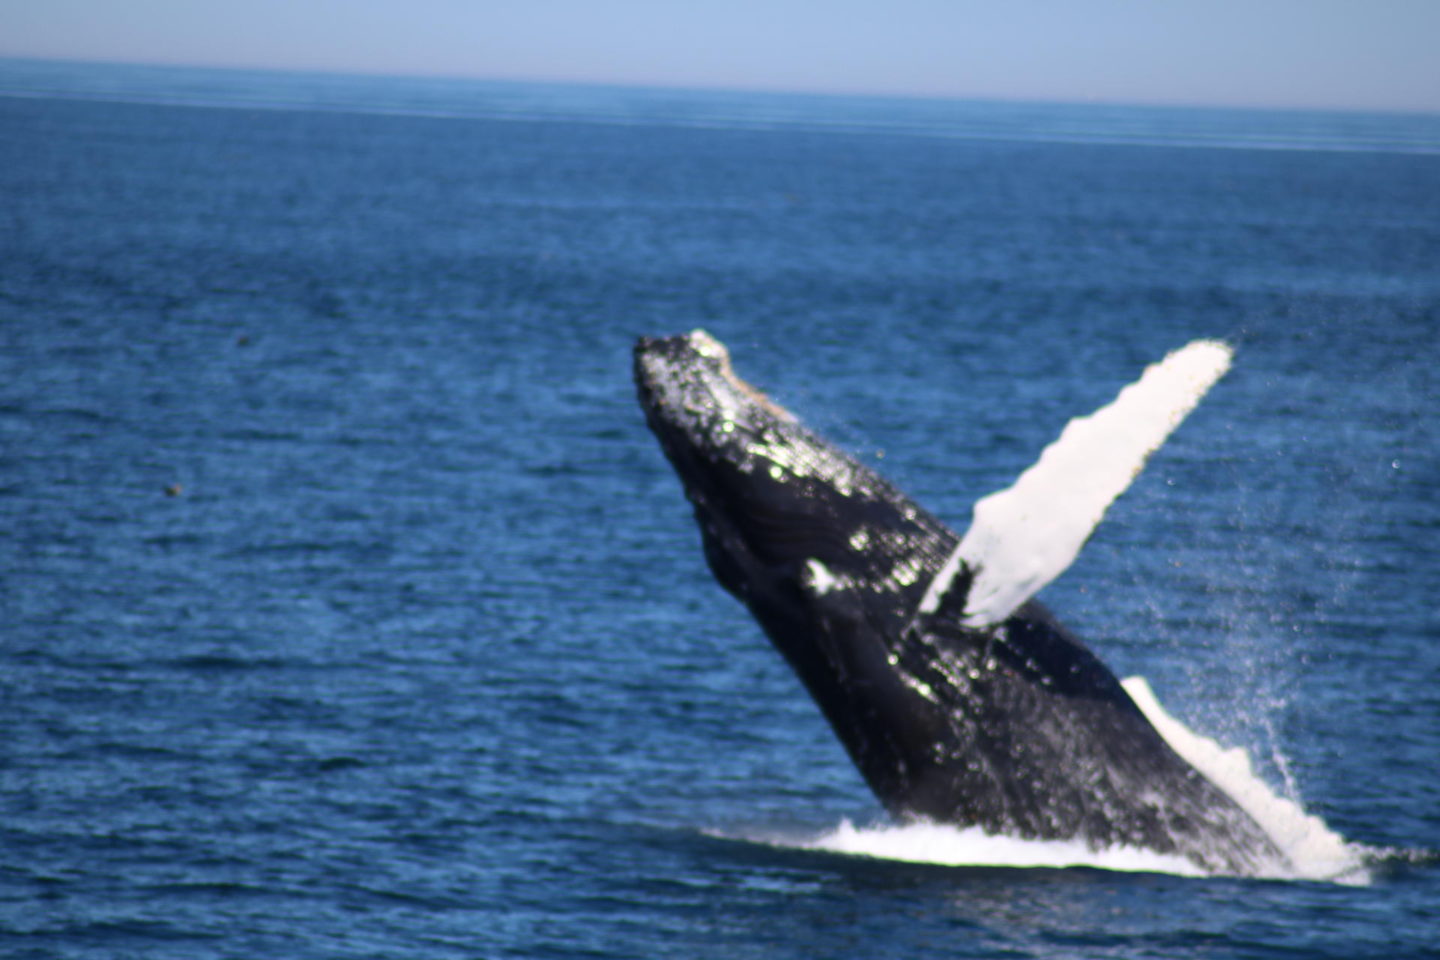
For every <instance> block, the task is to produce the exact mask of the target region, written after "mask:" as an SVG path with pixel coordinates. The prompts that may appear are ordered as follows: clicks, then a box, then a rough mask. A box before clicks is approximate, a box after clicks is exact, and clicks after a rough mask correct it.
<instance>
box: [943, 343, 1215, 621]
mask: <svg viewBox="0 0 1440 960" xmlns="http://www.w3.org/2000/svg"><path fill="white" fill-rule="evenodd" d="M1232 353H1233V351H1232V350H1231V348H1230V346H1229V345H1228V344H1225V343H1221V342H1219V341H1216V340H1196V341H1194V342H1192V343H1190V344H1188V345H1186V346H1184V347H1182V348H1180V349H1179V350H1176V351H1174V352H1173V353H1171V354H1169V355H1168V356H1167V357H1166V358H1165V359H1164V360H1162V361H1160V362H1159V363H1156V364H1153V365H1152V366H1150V367H1148V368H1146V370H1145V372H1144V374H1143V375H1141V377H1140V379H1139V380H1137V381H1135V382H1134V383H1132V384H1130V385H1129V386H1127V387H1126V388H1125V389H1123V390H1121V391H1120V394H1119V396H1117V397H1116V398H1115V399H1114V400H1113V401H1112V402H1111V403H1109V404H1107V405H1106V406H1104V407H1101V408H1100V409H1099V410H1097V411H1095V412H1094V413H1092V414H1090V415H1089V416H1086V417H1076V418H1075V419H1074V420H1071V421H1070V422H1069V424H1067V425H1066V427H1065V429H1064V430H1063V431H1062V432H1061V434H1060V437H1059V439H1057V440H1056V441H1055V442H1054V443H1051V444H1050V445H1049V446H1048V447H1046V448H1045V450H1044V451H1043V452H1042V453H1041V454H1040V459H1039V460H1037V461H1036V462H1035V465H1034V466H1032V467H1030V468H1029V469H1028V470H1026V471H1025V472H1024V473H1022V474H1021V475H1020V478H1019V479H1018V480H1016V481H1015V483H1014V485H1013V486H1010V487H1007V488H1005V489H1004V490H1000V491H998V492H996V493H992V494H990V495H989V496H988V497H985V498H983V499H981V500H980V501H978V502H977V503H976V504H975V508H974V519H973V520H972V522H971V525H970V529H969V530H968V531H966V533H965V536H964V538H963V539H961V541H960V545H959V546H958V547H956V548H955V551H954V553H952V554H951V555H950V556H949V557H948V558H947V559H946V561H945V565H944V566H943V567H942V568H941V569H940V573H939V574H937V575H936V577H935V579H934V580H933V581H932V582H931V584H930V586H929V588H928V589H927V590H926V592H925V596H924V598H923V599H922V600H921V601H920V612H921V613H933V612H935V610H937V609H938V608H939V606H940V603H941V600H942V598H943V597H944V595H945V594H946V592H947V591H949V590H950V589H951V587H952V585H953V584H954V582H955V578H956V576H957V575H958V574H959V573H960V572H961V570H962V569H963V570H965V571H967V572H968V574H969V576H968V577H967V578H966V579H967V581H968V583H969V592H968V593H967V594H966V596H965V606H964V613H963V616H962V619H963V621H964V623H965V625H966V626H970V627H982V626H986V625H989V624H996V623H1001V622H1003V621H1004V620H1005V618H1006V617H1008V616H1010V614H1012V613H1014V612H1015V610H1016V609H1017V608H1018V607H1019V606H1020V605H1021V604H1022V603H1024V602H1025V601H1026V600H1028V599H1030V598H1031V597H1032V596H1034V595H1035V594H1036V593H1038V592H1039V591H1040V589H1041V588H1042V587H1044V586H1045V585H1046V584H1048V583H1049V582H1050V581H1052V580H1054V579H1055V578H1056V577H1058V576H1059V575H1060V574H1062V573H1064V572H1065V570H1066V568H1068V567H1069V566H1070V564H1071V563H1073V562H1074V561H1075V558H1076V556H1078V555H1079V553H1080V548H1081V547H1082V546H1084V544H1085V541H1086V540H1088V539H1090V535H1091V534H1092V533H1093V532H1094V530H1095V527H1096V526H1097V525H1098V524H1099V523H1100V520H1101V519H1102V518H1103V517H1104V516H1105V511H1106V509H1107V508H1108V507H1109V506H1110V504H1111V503H1112V502H1113V501H1114V500H1115V498H1116V497H1118V496H1120V494H1122V493H1124V492H1125V490H1126V488H1128V487H1129V486H1130V483H1131V482H1132V481H1133V480H1134V479H1135V477H1137V476H1139V474H1140V471H1141V470H1142V469H1143V468H1144V466H1145V461H1146V460H1147V459H1149V457H1150V454H1152V453H1154V452H1155V451H1156V450H1158V449H1159V448H1160V445H1161V444H1163V443H1164V442H1165V439H1166V438H1167V437H1169V436H1170V434H1171V432H1172V431H1174V429H1175V428H1176V427H1178V426H1179V425H1180V423H1181V421H1183V420H1184V419H1185V417H1186V416H1188V415H1189V413H1190V411H1191V410H1193V409H1195V405H1196V404H1198V403H1199V402H1200V399H1201V398H1202V397H1203V396H1205V394H1206V392H1207V391H1208V390H1209V389H1210V388H1211V387H1212V386H1214V384H1215V382H1216V381H1217V380H1219V379H1220V378H1221V377H1222V376H1224V374H1225V371H1226V370H1228V369H1229V368H1230V359H1231V356H1232Z"/></svg>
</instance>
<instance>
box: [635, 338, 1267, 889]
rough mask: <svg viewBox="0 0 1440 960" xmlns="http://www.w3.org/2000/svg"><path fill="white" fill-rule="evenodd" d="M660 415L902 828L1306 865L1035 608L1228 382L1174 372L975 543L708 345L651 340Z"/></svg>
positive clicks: (1139, 392)
mask: <svg viewBox="0 0 1440 960" xmlns="http://www.w3.org/2000/svg"><path fill="white" fill-rule="evenodd" d="M634 360H635V368H634V374H635V381H636V386H637V389H638V393H639V399H640V404H641V406H642V407H643V409H644V412H645V417H646V421H647V423H648V425H649V426H650V428H651V430H652V431H653V432H654V434H655V436H656V437H657V439H658V440H659V442H660V446H661V448H662V450H663V451H664V454H665V456H666V457H667V459H668V460H669V461H670V463H671V465H672V466H673V467H674V469H675V471H676V473H677V474H678V475H679V478H680V480H681V482H682V484H683V486H684V490H685V494H686V496H687V497H688V499H689V500H690V502H691V504H692V505H693V507H694V511H695V518H696V521H697V522H698V524H699V527H700V531H701V540H702V544H703V547H704V553H705V557H706V559H707V561H708V563H709V566H710V569H711V571H712V572H713V573H714V575H715V577H716V579H717V580H718V581H719V582H720V584H721V585H722V586H723V587H724V588H725V589H726V590H728V591H729V592H730V593H732V594H733V595H734V596H736V597H737V598H738V599H740V600H741V601H742V602H743V603H744V604H745V605H746V607H748V608H749V610H750V612H751V613H752V614H753V616H754V617H755V619H756V620H757V621H758V622H759V624H760V626H761V627H762V628H763V630H764V631H765V633H766V634H767V635H768V636H769V638H770V640H771V641H772V643H773V644H774V646H775V647H776V648H777V649H778V650H779V652H780V653H781V654H782V655H783V656H784V658H785V659H786V660H787V661H788V662H789V664H790V665H791V667H792V668H793V669H794V670H795V672H796V674H797V675H798V676H799V678H800V679H801V681H802V682H803V683H804V685H805V687H806V688H807V689H808V691H809V692H810V694H811V696H812V697H813V698H814V700H815V702H816V703H817V704H818V706H819V708H820V710H821V712H822V713H823V714H824V716H825V718H826V719H827V720H828V721H829V723H830V726H831V727H832V728H833V730H834V731H835V733H836V735H837V736H838V737H839V739H840V741H841V743H842V744H843V745H844V747H845V750H846V751H847V753H848V754H849V756H850V758H851V759H852V760H853V761H854V763H855V765H856V767H858V768H859V770H860V773H861V774H862V775H863V777H864V779H865V781H866V782H867V783H868V785H869V786H870V788H871V790H872V791H873V792H874V793H875V795H876V797H878V798H879V800H880V802H881V803H882V804H883V805H884V807H885V808H886V810H887V811H888V812H889V813H890V814H891V815H892V816H894V817H896V818H898V819H901V820H915V819H923V820H929V821H934V822H939V823H950V824H956V825H961V826H979V827H981V828H983V829H984V830H986V831H987V832H990V833H994V834H1005V835H1009V836H1015V837H1020V838H1025V839H1044V840H1052V839H1075V840H1082V841H1084V842H1085V843H1087V844H1088V845H1089V846H1091V847H1092V848H1095V849H1099V848H1104V847H1110V846H1116V845H1128V846H1133V847H1140V848H1146V849H1150V850H1154V851H1156V852H1159V853H1167V854H1178V855H1181V856H1184V857H1186V858H1188V859H1190V860H1191V861H1193V862H1195V863H1196V864H1198V865H1199V866H1201V867H1202V868H1204V869H1206V870H1208V871H1211V872H1223V873H1235V874H1245V875H1251V874H1257V873H1262V872H1266V871H1268V870H1273V869H1274V868H1275V866H1276V865H1277V864H1283V863H1284V862H1285V857H1284V855H1283V854H1282V853H1281V852H1280V851H1279V849H1278V848H1277V847H1276V845H1275V844H1274V843H1273V842H1272V841H1271V840H1270V838H1269V837H1268V836H1267V835H1266V833H1265V831H1264V830H1263V829H1261V827H1260V826H1259V825H1258V824H1257V823H1256V822H1255V821H1254V820H1253V819H1252V818H1251V817H1250V816H1249V815H1248V814H1247V813H1245V811H1244V810H1242V809H1241V808H1240V807H1239V806H1238V805H1237V804H1236V803H1235V801H1234V800H1232V799H1231V798H1230V797H1229V796H1228V795H1226V794H1225V793H1224V792H1223V791H1222V790H1220V789H1219V788H1218V787H1216V786H1215V785H1214V784H1213V783H1212V782H1210V781H1209V780H1208V779H1206V778H1205V777H1204V776H1203V775H1202V774H1201V773H1199V772H1198V771H1197V770H1195V769H1194V768H1193V767H1191V766H1190V765H1189V764H1188V763H1186V762H1185V761H1184V760H1183V759H1181V758H1180V756H1179V755H1177V754H1176V753H1175V751H1174V750H1172V749H1171V748H1170V746H1169V745H1168V744H1167V743H1166V742H1165V740H1164V739H1163V738H1162V737H1161V736H1160V734H1159V733H1157V732H1156V730H1155V729H1154V728H1153V727H1152V726H1151V724H1150V723H1149V722H1148V721H1147V720H1146V718H1145V716H1144V715H1143V713H1142V712H1141V711H1140V709H1139V708H1138V707H1137V706H1136V705H1135V703H1134V702H1133V701H1132V700H1131V698H1130V697H1129V696H1128V695H1127V694H1126V692H1125V690H1124V689H1123V688H1122V687H1121V685H1120V683H1119V681H1118V680H1117V679H1116V678H1115V676H1114V675H1113V674H1112V673H1111V672H1110V670H1109V669H1108V668H1106V666H1105V665H1104V664H1103V663H1102V662H1101V661H1100V660H1099V658H1098V657H1096V656H1095V654H1093V653H1092V652H1091V651H1090V650H1089V649H1088V648H1087V647H1086V646H1085V645H1084V644H1083V643H1082V642H1081V641H1080V640H1079V639H1078V638H1077V637H1076V636H1074V635H1073V634H1072V633H1071V632H1070V631H1069V630H1067V629H1066V628H1065V627H1064V626H1063V625H1062V624H1061V623H1060V622H1059V620H1057V619H1056V617H1055V616H1054V615H1052V614H1051V613H1050V612H1049V611H1048V610H1047V609H1046V608H1045V607H1043V606H1042V605H1041V604H1039V603H1038V602H1036V601H1035V600H1033V599H1031V596H1032V595H1033V594H1034V593H1035V592H1036V591H1037V590H1039V589H1040V587H1042V586H1043V585H1044V584H1045V583H1048V582H1049V581H1050V580H1051V579H1053V578H1054V577H1055V576H1058V575H1059V573H1060V572H1062V571H1063V570H1064V568H1065V567H1066V566H1068V565H1069V563H1070V561H1071V560H1072V559H1073V558H1074V556H1075V554H1076V553H1077V552H1078V550H1079V549H1080V546H1081V545H1082V544H1083V543H1084V541H1085V540H1086V539H1087V538H1088V537H1089V535H1090V532H1091V531H1092V530H1093V528H1094V525H1095V524H1096V523H1098V522H1099V520H1100V517H1101V516H1102V515H1103V513H1104V510H1105V507H1106V506H1108V504H1109V503H1110V501H1111V500H1113V499H1114V497H1115V496H1117V495H1118V494H1119V493H1120V492H1121V491H1122V490H1123V489H1124V488H1125V487H1126V486H1127V485H1128V484H1129V482H1130V480H1131V479H1132V478H1133V477H1134V475H1135V474H1136V473H1137V472H1138V471H1139V469H1140V467H1141V465H1143V463H1144V460H1145V458H1146V457H1147V456H1148V455H1149V453H1150V452H1151V451H1152V450H1153V449H1155V448H1156V447H1158V446H1159V444H1160V443H1161V442H1163V440H1164V438H1165V436H1166V435H1168V433H1169V432H1170V430H1172V429H1173V428H1174V427H1175V425H1176V424H1178V423H1179V421H1180V420H1181V419H1183V417H1184V416H1185V414H1186V413H1187V412H1188V411H1189V409H1190V408H1192V407H1193V406H1194V404H1195V403H1196V402H1198V400H1199V398H1200V397H1201V396H1202V395H1203V394H1204V392H1205V391H1206V390H1207V389H1208V388H1209V386H1210V385H1211V384H1212V383H1213V382H1214V381H1215V380H1216V379H1218V377H1219V376H1220V375H1222V374H1223V373H1224V370H1225V368H1226V367H1227V366H1228V363H1229V350H1228V348H1226V347H1224V345H1222V344H1215V343H1213V342H1208V341H1201V342H1197V343H1196V344H1192V345H1190V346H1189V347H1187V348H1186V349H1185V350H1183V351H1177V353H1176V354H1172V355H1171V357H1169V358H1167V359H1166V360H1165V361H1164V362H1163V363H1161V364H1157V365H1156V366H1155V367H1152V368H1150V369H1149V370H1147V371H1146V373H1145V375H1144V376H1143V377H1142V378H1141V379H1140V381H1138V382H1137V383H1136V384H1133V385H1132V386H1131V387H1128V388H1127V389H1126V390H1125V391H1122V393H1121V395H1120V396H1119V397H1118V398H1117V400H1116V401H1115V403H1113V404H1111V405H1109V406H1108V407H1106V408H1103V409H1102V410H1100V411H1098V412H1097V413H1095V414H1094V415H1093V416H1091V417H1086V418H1080V419H1077V420H1074V421H1072V422H1071V424H1070V425H1069V426H1068V427H1067V428H1066V430H1065V431H1064V433H1062V435H1061V437H1060V439H1059V440H1058V441H1056V443H1054V444H1052V445H1051V446H1050V447H1049V448H1047V449H1046V451H1045V452H1044V453H1043V454H1042V456H1041V458H1040V460H1039V461H1038V462H1037V463H1036V465H1035V466H1034V467H1032V468H1030V469H1029V470H1027V471H1026V472H1025V473H1024V474H1023V475H1022V476H1021V477H1020V478H1019V480H1018V481H1017V482H1016V484H1015V485H1014V486H1013V487H1011V488H1008V489H1007V490H1004V491H1000V492H999V493H996V494H994V495H992V496H990V497H986V498H984V499H983V500H981V501H980V502H979V503H977V505H976V508H975V516H974V519H973V522H972V525H971V527H970V529H969V530H968V531H967V533H966V534H965V536H963V537H961V536H957V535H956V534H955V533H954V532H952V531H951V530H950V529H949V528H948V527H946V526H945V524H943V523H941V522H940V521H939V520H938V519H936V518H935V517H934V516H932V515H931V514H930V513H929V512H927V511H926V510H925V509H924V508H923V507H921V506H919V505H918V504H916V503H915V502H914V501H912V500H910V499H909V498H908V497H907V496H905V495H904V494H903V493H901V492H900V491H899V490H898V489H896V488H895V487H894V486H892V485H891V484H890V483H889V482H887V481H886V480H885V479H884V478H882V477H880V476H879V475H878V474H876V473H875V472H874V471H872V470H871V469H870V468H869V467H867V466H865V465H864V464H862V463H860V462H859V461H858V460H856V459H855V458H853V457H851V456H849V455H848V454H846V453H844V452H842V451H841V450H839V449H837V448H836V447H834V446H833V445H831V444H829V443H828V442H826V441H825V440H824V439H822V438H821V437H819V436H817V435H816V434H815V433H813V432H811V431H810V430H809V429H807V428H806V427H805V426H804V425H803V424H801V423H800V422H799V420H798V419H797V418H796V417H795V416H794V415H793V414H791V413H790V412H789V411H788V410H786V409H785V408H783V407H781V406H780V405H779V404H777V403H775V402H774V401H772V400H771V399H769V398H768V397H766V396H765V395H764V394H762V393H761V392H760V391H758V390H757V389H755V388H754V387H752V386H751V385H749V384H748V383H746V382H745V381H743V380H741V379H740V378H739V377H738V376H737V375H736V374H735V373H734V371H733V369H732V368H731V364H730V358H729V354H728V352H727V351H726V349H725V347H724V346H723V345H721V344H720V343H719V342H718V341H716V340H715V339H714V338H713V337H710V336H709V335H708V334H706V333H704V332H703V331H695V332H693V333H691V334H688V335H683V336H674V337H665V338H642V339H640V340H639V341H638V342H637V343H636V345H635V351H634Z"/></svg>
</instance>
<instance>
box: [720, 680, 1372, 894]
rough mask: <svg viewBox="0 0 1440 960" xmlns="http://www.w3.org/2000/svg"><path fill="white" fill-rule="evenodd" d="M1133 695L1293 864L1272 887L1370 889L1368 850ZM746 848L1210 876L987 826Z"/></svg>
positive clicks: (906, 827) (1148, 855) (1166, 858)
mask: <svg viewBox="0 0 1440 960" xmlns="http://www.w3.org/2000/svg"><path fill="white" fill-rule="evenodd" d="M1123 685H1124V687H1125V690H1126V692H1128V693H1129V694H1130V696H1131V698H1132V699H1133V700H1134V701H1135V703H1136V705H1137V706H1139V707H1140V709H1141V710H1142V711H1143V712H1144V713H1145V716H1146V718H1147V719H1148V720H1149V721H1150V723H1151V724H1152V725H1153V726H1154V727H1155V729H1156V730H1157V731H1159V732H1160V735H1161V736H1163V737H1164V738H1165V740H1166V741H1167V742H1168V743H1169V744H1170V746H1171V747H1172V748H1173V749H1174V750H1175V752H1176V753H1178V754H1180V756H1181V757H1183V758H1184V759H1185V760H1186V762H1188V763H1190V764H1191V765H1192V766H1194V767H1195V768H1196V769H1197V770H1199V771H1200V772H1201V773H1202V774H1204V775H1205V776H1206V777H1207V778H1209V780H1210V781H1211V782H1212V783H1214V784H1215V785H1216V786H1218V787H1219V788H1220V789H1221V790H1224V791H1225V793H1226V794H1228V795H1229V796H1230V797H1231V799H1233V800H1235V802H1236V803H1238V804H1239V805H1240V807H1241V808H1242V809H1244V810H1245V812H1247V813H1248V814H1250V816H1251V817H1253V818H1254V819H1255V822H1256V823H1258V824H1259V825H1260V827H1261V828H1262V829H1263V830H1264V831H1265V832H1266V834H1268V835H1269V837H1270V839H1271V840H1273V841H1274V842H1275V844H1276V846H1278V847H1279V848H1280V849H1281V851H1283V852H1284V854H1285V855H1286V857H1287V858H1288V859H1289V861H1290V865H1291V866H1290V869H1280V868H1277V869H1276V871H1275V872H1273V873H1269V874H1266V875H1265V876H1264V878H1265V879H1276V880H1324V881H1330V882H1333V883H1343V884H1350V885H1363V884H1367V883H1369V882H1370V873H1369V870H1368V869H1367V867H1366V862H1365V848H1363V847H1361V846H1358V845H1354V844H1349V843H1346V842H1345V840H1344V838H1342V837H1341V836H1340V835H1339V834H1337V833H1335V832H1334V831H1332V830H1331V829H1330V828H1329V827H1327V826H1326V825H1325V823H1324V821H1322V820H1321V819H1320V818H1319V817H1316V816H1311V815H1309V814H1307V813H1305V811H1304V810H1303V809H1301V807H1300V805H1299V804H1297V803H1295V802H1294V801H1291V800H1287V799H1285V798H1283V797H1281V796H1279V795H1277V794H1276V793H1275V791H1273V790H1272V789H1270V787H1269V786H1267V785H1266V784H1265V782H1264V781H1262V780H1261V779H1260V777H1259V776H1257V775H1256V774H1255V771H1254V769H1253V768H1252V766H1251V764H1250V758H1249V756H1248V755H1247V754H1246V753H1245V751H1244V750H1243V749H1240V748H1238V747H1236V748H1231V749H1228V750H1227V749H1225V748H1222V747H1221V746H1220V745H1219V744H1217V743H1216V742H1215V741H1214V740H1210V739H1208V738H1206V737H1203V736H1201V735H1199V734H1197V733H1195V732H1194V731H1193V730H1191V729H1189V728H1188V727H1186V726H1185V725H1184V724H1182V723H1181V722H1180V721H1179V720H1176V719H1175V718H1174V717H1172V716H1170V714H1168V713H1166V712H1165V710H1164V709H1163V708H1162V707H1161V706H1160V704H1159V702H1158V701H1157V700H1156V698H1155V694H1154V693H1153V692H1152V691H1151V689H1150V685H1149V684H1148V683H1147V682H1146V681H1145V679H1144V678H1143V677H1130V678H1128V679H1126V680H1124V681H1123ZM739 839H745V840H749V841H751V842H758V843H765V844H769V845H771V846H780V847H790V848H796V849H804V850H824V851H828V852H830V853H840V854H846V855H850V856H863V857H874V858H876V859H881V860H897V861H903V862H906V863H929V864H936V865H939V866H993V867H1049V868H1062V867H1094V868H1097V869H1101V870H1117V871H1126V872H1148V873H1169V874H1175V875H1177V876H1184V877H1201V876H1207V875H1208V874H1207V872H1206V871H1205V870H1204V869H1203V868H1202V867H1200V866H1199V865H1198V864H1196V863H1194V862H1193V861H1191V860H1188V859H1186V858H1185V857H1182V856H1179V855H1175V854H1163V853H1157V852H1155V851H1153V850H1146V849H1143V848H1137V847H1126V846H1117V847H1107V848H1104V849H1100V850H1094V849H1091V848H1090V847H1089V846H1088V845H1087V844H1085V843H1084V842H1083V841H1080V840H1023V839H1020V838H1017V837H1007V836H997V835H994V834H989V833H986V832H985V831H984V830H982V829H981V828H979V827H957V826H953V825H950V824H938V823H927V822H918V823H905V824H880V825H877V826H863V827H857V826H855V825H854V824H853V823H851V822H850V821H849V820H842V821H841V822H840V824H839V825H838V826H836V827H835V828H833V829H831V830H828V831H826V832H825V833H822V834H820V835H819V836H813V835H808V836H773V835H772V836H747V837H743V838H739Z"/></svg>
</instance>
